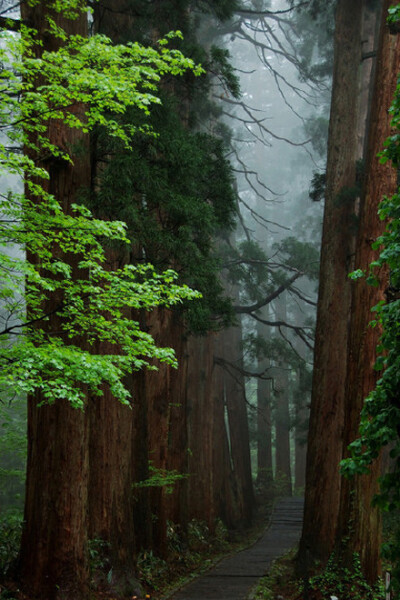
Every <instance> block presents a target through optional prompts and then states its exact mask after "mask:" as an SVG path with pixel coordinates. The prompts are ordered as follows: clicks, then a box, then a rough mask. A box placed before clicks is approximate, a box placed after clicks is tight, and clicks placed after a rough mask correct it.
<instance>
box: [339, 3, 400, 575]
mask: <svg viewBox="0 0 400 600" xmlns="http://www.w3.org/2000/svg"><path fill="white" fill-rule="evenodd" d="M392 4H394V3H393V2H391V1H389V0H387V1H386V2H385V3H384V10H383V19H382V27H381V34H380V40H379V49H378V62H377V66H376V80H375V87H374V94H373V100H372V111H371V118H370V123H371V125H370V135H369V143H368V155H367V162H366V181H365V188H364V193H363V195H362V201H361V211H360V226H359V234H358V238H357V246H356V256H355V266H356V268H361V269H363V270H365V271H368V267H369V264H370V263H371V262H372V261H373V260H376V258H377V256H378V253H377V251H374V250H372V249H371V244H372V242H373V241H374V240H375V239H376V238H377V237H379V235H381V234H382V233H383V230H384V222H382V221H381V220H380V219H379V217H378V214H377V211H378V206H379V203H380V201H381V199H382V198H383V196H384V195H388V196H390V195H392V194H394V193H395V191H396V188H397V173H396V171H395V170H394V169H393V167H392V165H391V164H390V163H386V164H385V165H382V164H379V161H378V158H377V153H378V152H379V151H381V150H382V148H383V144H384V141H385V140H386V138H387V137H388V136H389V135H390V133H391V127H390V115H389V114H388V110H389V107H390V105H391V102H392V99H393V96H394V92H395V89H396V85H397V77H398V73H399V70H400V38H399V36H392V35H390V34H389V30H388V27H387V25H386V17H387V12H388V8H389V6H390V5H392ZM379 282H380V285H379V286H378V287H374V286H370V285H368V284H367V283H366V281H365V280H362V281H359V282H357V283H354V284H353V300H352V311H351V322H350V334H349V361H348V372H347V381H346V405H345V406H346V411H345V428H344V449H345V452H344V456H347V455H348V453H347V451H346V448H347V446H348V444H349V443H350V442H352V441H353V440H354V439H355V438H356V437H357V435H358V427H359V423H360V411H361V409H362V405H363V401H364V399H365V398H366V396H367V395H368V394H369V392H370V391H372V390H373V389H374V387H375V385H376V381H377V379H378V377H379V373H378V372H377V371H375V370H374V368H373V367H374V363H375V360H376V346H377V343H378V340H379V336H380V333H381V331H380V329H379V327H375V328H372V327H369V326H368V324H369V322H370V320H371V319H372V318H373V313H371V308H372V307H373V306H375V305H376V304H377V303H378V302H379V301H381V300H384V290H385V289H386V287H387V285H388V273H387V271H386V270H383V271H382V272H380V273H379ZM380 472H381V465H380V460H376V461H375V463H374V464H373V465H372V466H371V471H370V474H369V475H363V476H360V477H355V478H354V479H352V480H344V481H343V483H342V488H341V503H340V511H339V529H338V546H339V548H341V549H342V551H343V560H344V562H345V564H346V565H350V564H351V561H352V556H353V553H354V552H358V553H359V554H360V558H361V565H362V569H363V572H364V575H365V576H366V578H367V580H368V581H369V582H370V583H374V582H375V581H376V580H377V578H378V575H379V574H380V560H379V554H380V534H381V527H380V525H381V524H380V514H379V511H378V509H377V508H372V507H371V501H372V498H373V496H374V495H375V494H376V493H377V492H378V481H377V479H378V477H379V476H380ZM345 540H346V541H345Z"/></svg>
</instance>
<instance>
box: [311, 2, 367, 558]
mask: <svg viewBox="0 0 400 600" xmlns="http://www.w3.org/2000/svg"><path fill="white" fill-rule="evenodd" d="M361 23H362V2H348V1H347V0H339V2H338V5H337V9H336V30H335V40H334V46H335V58H334V74H333V96H332V105H331V116H330V126H329V142H328V162H327V189H326V199H325V213H324V223H323V234H322V250H321V267H320V290H319V299H318V310H317V330H316V340H315V352H314V377H313V391H312V403H311V415H310V429H309V437H308V454H307V470H306V495H305V511H304V525H303V532H302V538H301V544H300V560H303V561H304V560H305V558H306V561H308V559H309V558H310V557H313V558H317V559H320V560H323V561H325V560H326V559H327V558H328V557H329V555H330V553H331V552H332V550H333V547H334V543H335V535H336V523H337V518H338V508H339V494H340V477H339V468H338V465H339V461H340V460H341V457H342V435H343V415H344V384H345V377H346V352H347V339H348V318H349V311H350V299H351V296H350V284H349V281H348V273H349V271H350V270H351V255H352V253H353V247H354V244H353V239H354V234H353V232H352V224H353V222H354V197H353V195H352V194H349V193H348V191H349V189H350V188H354V185H355V180H356V171H355V168H356V158H357V154H356V151H357V132H356V130H355V123H356V122H357V115H358V93H359V83H358V79H359V78H358V71H359V66H360V60H361Z"/></svg>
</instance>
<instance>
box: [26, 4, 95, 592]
mask: <svg viewBox="0 0 400 600" xmlns="http://www.w3.org/2000/svg"><path fill="white" fill-rule="evenodd" d="M46 11H47V6H46V3H45V2H43V3H40V4H39V5H35V6H34V7H32V6H31V5H30V4H28V3H27V2H23V3H22V5H21V15H22V18H23V20H24V21H25V22H28V23H29V24H30V26H32V27H33V28H35V29H36V30H37V31H38V33H39V36H40V37H41V39H42V42H43V46H42V47H40V48H39V47H38V48H37V49H36V51H37V52H38V53H39V52H43V51H44V50H57V48H58V47H59V46H60V44H61V43H62V42H60V40H59V39H55V38H53V37H52V36H51V35H49V34H45V29H46V20H45V13H46ZM53 17H54V19H55V21H56V22H57V24H58V25H59V26H61V27H62V28H63V29H64V30H66V31H67V32H68V33H69V34H77V35H83V36H84V35H86V34H87V21H86V17H85V16H84V15H82V17H80V18H78V19H76V20H73V21H69V20H66V19H64V18H63V17H62V16H61V15H59V14H54V15H53ZM70 110H72V111H76V112H81V111H82V107H81V106H76V107H71V109H70ZM48 136H49V139H50V142H51V143H52V144H54V145H55V146H59V147H61V148H63V149H64V150H68V151H69V152H71V149H73V148H76V147H78V146H80V147H81V148H82V146H83V145H84V144H85V141H84V138H83V137H82V134H81V133H80V132H79V131H77V130H73V129H69V128H68V127H65V126H62V125H60V124H59V123H58V124H56V123H53V122H50V123H49V124H48ZM28 153H29V155H30V157H31V158H33V160H38V159H39V158H40V157H38V156H36V155H35V154H32V152H31V151H28ZM87 154H88V153H87ZM73 158H75V161H74V162H75V164H74V165H72V164H70V163H67V162H66V161H60V160H56V159H54V160H51V159H50V160H49V161H48V162H47V165H46V167H47V169H48V171H49V175H50V178H49V181H48V182H47V183H46V184H45V188H46V191H48V192H50V193H51V194H54V196H55V197H56V199H57V200H58V201H59V203H60V204H61V206H62V208H63V210H64V211H65V212H68V211H69V209H70V206H71V204H72V203H73V202H76V201H77V191H78V190H80V189H82V187H85V186H87V185H88V184H89V181H90V168H89V163H88V161H87V160H85V159H84V158H83V159H82V157H79V158H77V157H73ZM40 183H41V184H43V182H42V181H41V182H40ZM27 258H28V260H32V261H34V260H35V257H33V256H28V257H27ZM71 266H72V267H73V269H74V268H75V266H74V265H71ZM59 301H60V298H56V297H51V298H49V300H48V301H47V308H50V310H51V308H54V307H55V306H57V304H58V303H59ZM28 311H29V306H28ZM46 327H48V330H49V331H59V330H60V322H59V320H57V318H56V317H51V318H50V319H49V321H48V322H47V324H46ZM66 343H68V341H67V340H66ZM42 400H43V398H41V397H40V396H39V395H36V396H30V397H29V398H28V460H27V483H26V501H25V514H24V521H25V524H24V530H23V535H22V543H21V552H20V557H19V574H20V578H21V583H22V586H23V588H24V589H26V590H27V591H28V593H29V596H30V597H38V598H46V599H48V600H53V599H55V598H63V599H64V600H69V599H71V600H72V599H74V600H79V599H80V598H84V597H86V595H87V592H88V577H89V572H88V562H87V545H86V542H87V479H88V453H87V418H86V415H85V414H84V413H83V412H82V411H80V410H77V409H74V408H72V407H71V406H70V404H69V403H68V402H66V401H58V402H56V403H55V404H54V405H51V406H48V405H47V406H46V405H44V406H42V407H38V406H37V405H38V403H39V402H41V401H42Z"/></svg>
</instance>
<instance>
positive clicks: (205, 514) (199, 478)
mask: <svg viewBox="0 0 400 600" xmlns="http://www.w3.org/2000/svg"><path fill="white" fill-rule="evenodd" d="M213 358H214V345H213V336H207V337H204V338H190V339H189V341H188V380H187V410H188V454H189V480H188V486H189V490H188V496H189V507H188V518H189V520H190V519H192V518H196V519H202V520H205V521H206V522H207V524H208V525H209V527H210V528H213V527H214V522H215V507H214V499H213V468H212V464H213V459H212V452H213V431H214V430H213V427H214V425H213V423H214V409H213V393H212V378H211V373H212V370H213Z"/></svg>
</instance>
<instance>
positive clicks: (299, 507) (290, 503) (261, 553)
mask: <svg viewBox="0 0 400 600" xmlns="http://www.w3.org/2000/svg"><path fill="white" fill-rule="evenodd" d="M302 518H303V499H302V498H284V499H282V500H280V502H279V503H278V504H277V505H276V507H275V509H274V511H273V514H272V518H271V524H270V526H269V527H268V529H267V530H266V531H265V533H264V535H263V536H262V537H261V538H260V539H259V540H258V541H257V542H256V543H255V544H253V546H251V547H250V548H247V549H246V550H242V551H241V552H238V553H237V554H235V555H234V556H231V557H229V558H225V559H224V560H222V561H221V562H219V563H218V564H217V565H216V566H215V567H214V568H213V569H211V570H210V571H208V572H207V573H205V574H204V575H203V576H201V577H199V578H198V579H196V580H195V581H193V582H192V583H190V584H188V585H186V586H185V587H183V588H182V589H181V590H179V591H178V592H176V594H174V596H172V597H171V598H170V600H245V599H246V598H247V596H248V594H249V592H250V588H251V587H253V585H255V584H256V583H257V581H258V579H260V577H263V576H264V575H265V574H266V572H267V571H268V568H269V567H270V565H271V563H272V561H273V560H275V559H276V558H278V557H279V556H281V555H282V554H284V553H285V552H286V551H287V550H290V548H292V547H293V546H294V545H295V544H296V543H297V542H298V540H299V537H300V533H301V524H302Z"/></svg>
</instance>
